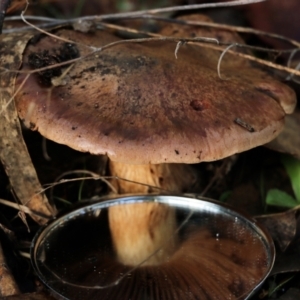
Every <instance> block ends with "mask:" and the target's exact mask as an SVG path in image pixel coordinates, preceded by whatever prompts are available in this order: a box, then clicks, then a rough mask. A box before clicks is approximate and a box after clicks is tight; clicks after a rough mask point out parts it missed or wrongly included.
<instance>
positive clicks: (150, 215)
mask: <svg viewBox="0 0 300 300" xmlns="http://www.w3.org/2000/svg"><path fill="white" fill-rule="evenodd" d="M110 172H111V175H113V176H118V177H120V178H126V179H127V180H130V181H127V180H126V181H124V180H116V179H115V180H113V182H112V183H113V184H114V185H115V187H116V188H117V190H118V191H119V192H120V193H153V192H157V190H155V189H154V188H153V186H157V187H159V188H163V189H165V190H167V191H169V192H171V193H182V192H184V191H185V190H187V188H188V187H190V186H191V185H192V184H193V183H194V182H195V178H196V176H195V172H194V171H193V169H192V168H191V167H190V166H189V165H183V164H158V165H151V164H148V165H129V164H123V163H119V162H112V161H111V162H110ZM134 182H141V183H143V185H140V184H136V183H134ZM109 224H110V231H111V235H112V239H113V244H114V248H115V251H116V254H117V257H118V260H119V261H120V262H121V263H123V264H125V265H131V266H136V265H138V264H140V263H142V262H143V266H144V265H157V264H160V263H162V262H164V261H166V260H168V258H169V257H170V256H171V255H172V254H173V252H174V251H175V249H176V245H177V235H176V234H175V231H176V216H175V212H174V210H173V209H172V208H170V207H168V206H167V205H164V204H159V203H156V202H148V203H137V204H128V205H123V206H114V207H111V208H109ZM156 251H157V252H156ZM144 261H145V262H144Z"/></svg>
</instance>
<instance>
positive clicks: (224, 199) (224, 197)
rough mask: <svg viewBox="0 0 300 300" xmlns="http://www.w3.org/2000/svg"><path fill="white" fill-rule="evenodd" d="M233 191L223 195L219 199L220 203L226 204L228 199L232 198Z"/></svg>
mask: <svg viewBox="0 0 300 300" xmlns="http://www.w3.org/2000/svg"><path fill="white" fill-rule="evenodd" d="M231 193H232V191H226V192H224V193H223V194H221V196H220V197H219V201H221V202H226V201H227V199H228V198H229V197H230V195H231Z"/></svg>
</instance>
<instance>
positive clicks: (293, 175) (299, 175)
mask: <svg viewBox="0 0 300 300" xmlns="http://www.w3.org/2000/svg"><path fill="white" fill-rule="evenodd" d="M281 162H282V163H283V165H284V167H285V169H286V172H287V173H288V175H289V177H290V180H291V184H292V188H293V191H294V194H295V197H296V200H297V202H298V203H300V161H299V160H298V159H296V158H294V157H292V156H290V155H282V156H281Z"/></svg>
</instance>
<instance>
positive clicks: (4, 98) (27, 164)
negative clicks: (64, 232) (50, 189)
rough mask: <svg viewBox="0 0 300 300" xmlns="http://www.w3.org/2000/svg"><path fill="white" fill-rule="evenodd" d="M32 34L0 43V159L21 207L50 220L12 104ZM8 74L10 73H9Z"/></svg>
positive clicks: (42, 220)
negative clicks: (25, 207)
mask: <svg viewBox="0 0 300 300" xmlns="http://www.w3.org/2000/svg"><path fill="white" fill-rule="evenodd" d="M31 37H32V34H24V33H21V34H20V33H19V34H10V35H4V36H1V40H0V45H1V46H0V65H1V68H2V69H1V73H0V106H1V118H0V122H1V130H0V158H1V161H2V164H3V166H4V168H5V171H6V173H7V175H8V177H9V180H10V183H11V186H12V188H13V190H14V192H15V194H16V196H17V197H18V199H19V200H20V201H21V203H22V204H24V205H26V206H28V207H29V208H30V209H31V210H32V211H34V212H36V213H38V214H40V215H41V216H46V217H48V218H49V217H51V216H52V215H53V214H54V213H55V210H54V209H53V208H51V207H50V206H49V204H48V201H47V199H46V197H45V195H44V194H37V193H38V192H39V191H40V190H42V187H41V185H40V183H39V180H38V178H37V174H36V171H35V169H34V167H33V165H32V161H31V158H30V156H29V153H28V151H27V148H26V145H25V142H24V140H23V137H22V130H21V126H20V123H19V119H18V115H17V112H16V109H15V105H14V102H13V101H12V96H13V93H14V91H13V86H14V81H15V77H16V72H13V70H17V69H18V68H19V67H20V65H21V61H22V53H23V51H24V49H25V47H26V45H27V42H28V41H29V39H30V38H31ZM9 71H12V72H9ZM32 218H33V219H34V220H35V221H37V222H38V223H39V224H43V223H45V222H46V221H47V218H42V217H40V216H37V215H32Z"/></svg>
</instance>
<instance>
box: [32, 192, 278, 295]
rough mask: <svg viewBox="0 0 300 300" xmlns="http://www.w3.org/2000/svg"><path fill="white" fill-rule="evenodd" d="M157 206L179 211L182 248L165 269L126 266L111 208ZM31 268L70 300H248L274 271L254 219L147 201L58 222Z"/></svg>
mask: <svg viewBox="0 0 300 300" xmlns="http://www.w3.org/2000/svg"><path fill="white" fill-rule="evenodd" d="M153 201H155V202H158V203H161V204H162V205H166V206H171V207H173V208H174V209H175V212H176V221H177V224H178V225H177V230H176V231H175V232H174V235H177V239H178V241H179V242H178V246H177V248H176V249H175V252H174V253H173V255H172V256H170V257H169V258H168V259H167V260H166V261H164V262H163V263H161V264H160V265H156V266H143V265H142V262H141V265H139V266H136V267H130V266H124V265H122V264H121V263H119V262H118V260H117V258H116V255H115V252H114V248H113V244H112V238H111V234H110V229H109V223H108V209H109V207H110V206H115V205H136V204H137V203H139V205H145V204H144V203H146V202H153ZM170 238H171V237H166V239H165V243H168V240H170ZM162 246H163V245H162ZM158 250H159V249H158ZM32 261H33V265H34V268H35V270H36V271H37V273H38V275H39V276H40V278H41V279H42V280H43V282H44V283H45V284H46V285H48V286H49V287H50V288H51V289H52V290H53V291H54V292H55V293H56V294H57V295H58V296H60V297H65V298H66V299H166V300H167V299H201V300H202V299H245V298H247V297H248V296H249V295H250V294H251V292H252V291H253V290H255V288H257V287H258V285H259V284H260V283H261V282H262V281H263V280H264V279H265V277H266V276H267V275H268V273H269V272H270V270H271V268H272V265H273V261H274V246H273V243H272V241H271V240H270V238H269V237H268V235H267V234H265V233H264V231H263V230H262V229H261V228H260V227H259V226H258V225H257V224H255V223H254V221H253V220H249V219H247V218H246V217H244V216H243V215H241V214H239V213H236V212H234V211H233V210H231V209H229V208H227V207H226V206H221V205H220V204H218V203H216V202H212V201H208V200H206V199H205V200H204V199H203V200H201V199H193V198H187V197H177V196H155V195H147V196H132V197H122V198H118V199H115V200H110V201H105V202H101V203H96V204H92V205H88V206H86V207H85V208H81V209H79V210H76V211H74V212H72V213H70V214H68V215H66V216H64V217H62V218H60V219H58V220H56V221H54V222H53V223H51V224H50V225H48V226H47V227H45V228H44V229H43V230H41V231H40V232H39V233H38V235H37V236H36V238H35V240H34V242H33V246H32Z"/></svg>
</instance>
